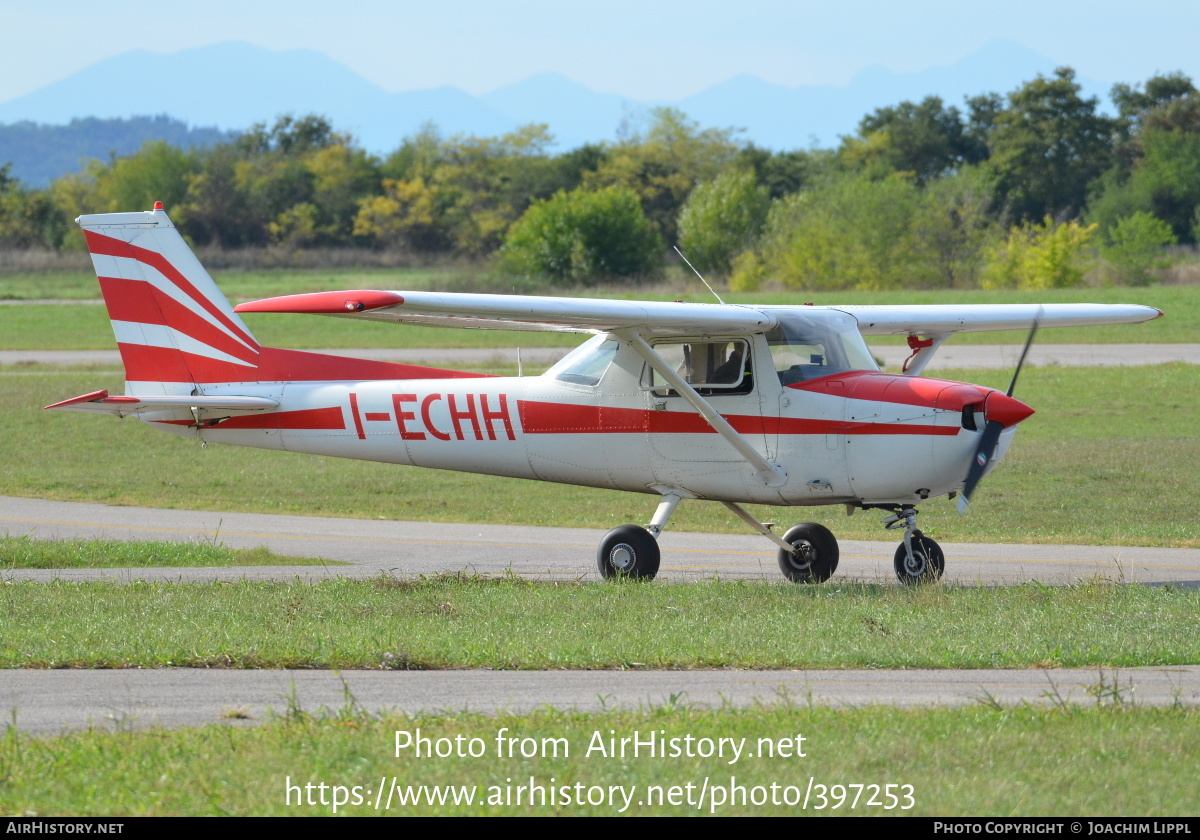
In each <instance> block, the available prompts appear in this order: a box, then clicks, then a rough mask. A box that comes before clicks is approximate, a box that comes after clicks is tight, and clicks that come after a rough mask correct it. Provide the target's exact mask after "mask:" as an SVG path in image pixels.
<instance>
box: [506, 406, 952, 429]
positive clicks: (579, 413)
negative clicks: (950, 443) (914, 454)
mask: <svg viewBox="0 0 1200 840" xmlns="http://www.w3.org/2000/svg"><path fill="white" fill-rule="evenodd" d="M517 410H518V412H520V415H521V428H522V429H523V430H524V432H525V433H526V434H529V435H571V434H635V433H639V432H640V433H647V434H675V435H695V434H701V435H703V434H716V430H715V429H714V428H713V427H712V426H710V425H708V423H707V421H705V419H704V418H703V417H701V416H700V415H699V414H694V413H691V412H684V411H648V410H646V409H640V408H603V407H598V406H592V405H571V404H568V403H546V402H533V401H530V400H518V401H517ZM725 419H726V420H727V421H728V422H729V425H731V426H733V428H734V429H735V430H736V431H737V432H739V433H741V434H745V435H749V434H779V435H947V436H952V435H956V434H958V429H959V427H958V426H957V425H955V426H932V425H919V426H918V425H909V424H905V423H859V422H855V423H847V422H844V421H842V420H815V419H810V418H805V417H756V416H754V415H752V414H732V415H725Z"/></svg>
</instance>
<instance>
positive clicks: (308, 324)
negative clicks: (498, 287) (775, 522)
mask: <svg viewBox="0 0 1200 840" xmlns="http://www.w3.org/2000/svg"><path fill="white" fill-rule="evenodd" d="M237 276H238V275H231V278H232V277H237ZM254 277H255V278H256V279H255V280H254V281H253V282H250V281H249V280H246V281H245V282H242V283H239V282H234V281H233V280H230V281H228V282H223V283H222V285H223V287H224V290H225V291H226V293H228V294H229V296H230V297H231V298H232V299H237V300H242V299H253V298H255V297H267V296H271V295H274V294H293V293H299V292H307V291H319V290H321V289H322V288H325V289H339V288H340V289H352V288H361V287H363V286H366V287H368V288H374V287H383V288H394V286H393V285H391V284H384V283H383V282H382V281H384V280H389V279H392V280H394V279H397V278H395V277H392V276H390V275H386V274H378V275H376V274H367V275H362V274H348V275H346V276H341V275H337V276H334V277H328V278H325V279H326V280H328V281H329V282H327V283H318V282H316V281H314V280H313V279H312V278H308V277H303V278H300V279H299V280H293V279H290V275H284V276H281V277H279V278H276V279H274V280H270V281H269V282H268V281H267V280H265V279H263V278H261V277H259V275H254ZM220 279H223V278H219V280H220ZM403 279H409V278H408V277H407V276H406V277H404V278H403ZM412 279H414V282H413V283H412V284H410V287H411V286H416V287H424V286H425V285H428V283H429V277H428V276H426V275H415V276H414V278H412ZM367 281H373V282H371V283H368V282H367ZM418 281H419V282H418ZM5 282H6V278H4V277H2V276H0V296H2V295H3V290H4V289H5ZM8 282H9V283H10V284H11V282H12V280H11V278H8ZM88 282H89V284H90V285H89V286H88V287H87V288H88V289H89V290H90V291H89V292H88V294H86V295H83V297H84V298H93V299H98V297H99V287H98V285H97V284H96V282H95V279H94V278H88ZM72 288H74V287H72ZM400 288H405V286H401V287H400ZM701 291H703V290H701ZM587 294H588V295H590V296H596V297H606V296H615V297H627V298H629V297H632V298H644V299H647V300H674V299H682V300H692V301H702V302H703V301H711V297H710V298H705V297H704V295H702V294H700V293H699V292H695V291H690V290H689V291H688V292H686V293H679V292H675V291H672V290H669V289H651V290H643V291H641V292H630V291H628V290H617V291H613V290H589V291H588V293H587ZM705 294H707V292H705ZM729 300H730V301H731V302H737V303H745V304H799V303H803V302H805V301H812V302H815V303H817V304H819V305H824V304H834V305H838V304H844V305H851V304H853V305H863V304H879V303H889V304H926V303H940V304H975V303H1055V302H1057V303H1080V302H1085V303H1139V304H1144V305H1147V306H1154V307H1157V308H1159V309H1161V310H1163V312H1165V313H1166V316H1165V317H1163V318H1159V319H1157V320H1155V321H1152V322H1149V323H1146V324H1138V325H1120V326H1101V327H1068V328H1062V329H1046V330H1043V331H1041V332H1040V333H1039V334H1038V341H1039V342H1042V343H1066V344H1089V343H1091V344H1125V343H1180V342H1184V343H1187V342H1196V341H1200V286H1150V287H1147V288H1141V289H1129V288H1113V287H1107V288H1094V289H1063V290H1056V291H1053V292H1017V291H1003V292H981V291H943V292H913V291H903V292H888V293H886V294H881V293H871V292H813V293H810V294H791V295H787V294H779V293H755V294H747V295H738V296H736V301H734V299H733V298H729ZM245 321H246V324H247V326H249V327H250V329H251V330H252V331H253V332H254V334H255V337H256V338H257V339H258V340H259V341H260V342H261V343H263V344H265V345H267V346H272V347H293V348H308V349H332V348H353V347H366V348H385V347H514V346H517V345H518V344H519V345H521V346H523V347H571V346H574V345H575V344H578V343H580V342H581V341H582V338H583V337H582V336H578V335H573V334H560V333H535V332H508V331H494V330H455V329H437V328H429V327H414V326H404V325H399V324H381V323H376V322H370V321H356V320H348V319H341V318H330V317H322V316H316V315H262V314H259V315H253V314H251V315H247V316H246V318H245ZM1025 336H1026V332H1025V331H1016V332H988V333H964V334H960V335H957V336H955V337H954V338H953V339H951V341H952V342H953V343H955V344H1004V343H1009V344H1012V343H1017V344H1019V343H1022V342H1023V341H1024V340H1025ZM871 341H872V342H873V343H877V344H896V343H902V342H903V339H900V338H898V337H891V336H886V337H872V339H871ZM113 347H114V343H113V335H112V329H111V327H110V326H109V323H108V316H107V315H106V314H105V310H104V307H103V306H94V305H79V304H51V305H19V306H4V305H0V350H107V349H112V348H113Z"/></svg>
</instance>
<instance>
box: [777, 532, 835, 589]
mask: <svg viewBox="0 0 1200 840" xmlns="http://www.w3.org/2000/svg"><path fill="white" fill-rule="evenodd" d="M783 540H784V542H786V543H789V544H791V545H794V546H795V547H796V551H795V552H794V553H789V552H787V551H784V550H783V549H782V548H781V549H779V570H780V571H781V572H783V574H784V577H786V578H787V579H788V580H790V581H793V582H795V583H824V582H825V581H827V580H829V578H830V576H831V575H832V574H833V573H834V572H835V571H837V565H838V544H837V538H836V537H834V536H833V532H832V531H830V530H829V529H828V528H826V527H825V526H824V525H818V524H817V523H816V522H801V523H800V524H799V525H796V526H794V527H793V528H791V529H790V530H789V531H788V532H787V533H786V534H784V535H783Z"/></svg>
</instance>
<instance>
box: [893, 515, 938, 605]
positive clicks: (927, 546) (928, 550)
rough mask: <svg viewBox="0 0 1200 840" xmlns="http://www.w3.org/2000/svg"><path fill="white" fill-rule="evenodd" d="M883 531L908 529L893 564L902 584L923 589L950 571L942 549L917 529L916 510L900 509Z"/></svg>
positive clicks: (905, 530)
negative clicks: (943, 573) (946, 570)
mask: <svg viewBox="0 0 1200 840" xmlns="http://www.w3.org/2000/svg"><path fill="white" fill-rule="evenodd" d="M893 510H895V508H893ZM883 527H884V528H886V529H887V530H889V531H894V530H896V529H898V528H903V529H904V541H903V542H901V543H900V545H899V547H898V548H897V549H896V556H895V557H894V558H893V560H892V568H894V569H895V570H896V577H897V578H899V580H900V582H901V583H903V584H905V585H906V586H919V585H921V584H923V583H933V582H934V581H936V580H938V579H939V578H940V577H941V576H942V572H943V571H945V569H946V555H944V554H943V553H942V547H941V546H940V545H938V544H937V543H936V542H934V541H933V540H931V539H930V538H929V537H927V536H925V535H924V534H922V533H921V531H920V529H919V528H917V509H916V508H914V507H903V508H900V509H899V510H897V511H896V512H895V513H893V514H892V515H891V516H889V517H888V518H887V519H885V520H883Z"/></svg>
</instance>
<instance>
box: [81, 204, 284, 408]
mask: <svg viewBox="0 0 1200 840" xmlns="http://www.w3.org/2000/svg"><path fill="white" fill-rule="evenodd" d="M75 221H76V223H77V224H78V225H79V226H80V227H81V228H83V232H84V236H85V237H86V239H87V246H88V251H89V252H90V253H91V256H92V264H93V265H94V266H95V269H96V277H97V279H98V280H99V281H100V291H101V293H102V295H103V296H104V303H105V306H106V307H107V308H108V316H109V319H110V320H111V322H112V327H113V333H114V334H115V336H116V340H117V347H118V348H119V350H120V352H121V361H122V362H123V363H124V365H125V379H126V386H125V387H126V393H138V394H163V395H176V394H187V393H191V392H192V391H193V390H194V389H195V388H196V387H197V386H198V385H200V384H203V383H206V382H238V381H253V380H255V379H257V378H258V371H257V368H258V364H259V357H260V353H261V348H260V347H259V344H258V342H257V341H256V340H255V339H254V336H253V335H251V333H250V330H249V329H247V327H246V325H245V324H244V323H242V319H241V318H240V317H238V315H237V314H236V313H235V312H234V311H233V307H232V306H230V304H229V301H228V300H226V299H225V296H224V295H223V294H222V293H221V291H220V290H219V289H218V288H217V285H216V283H214V282H213V280H212V278H211V277H210V276H209V275H208V272H207V271H205V270H204V267H203V266H202V265H201V264H200V261H199V260H198V259H196V256H195V255H194V254H193V253H192V250H191V248H189V247H188V245H187V243H186V242H184V240H183V237H181V236H180V235H179V231H178V230H176V229H175V226H174V225H173V224H172V223H171V220H170V219H169V218H168V217H167V214H166V212H165V211H164V210H163V209H162V204H161V203H158V202H156V203H155V209H154V210H151V211H146V212H141V213H104V214H95V215H87V216H80V217H79V218H78V219H76V220H75Z"/></svg>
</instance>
